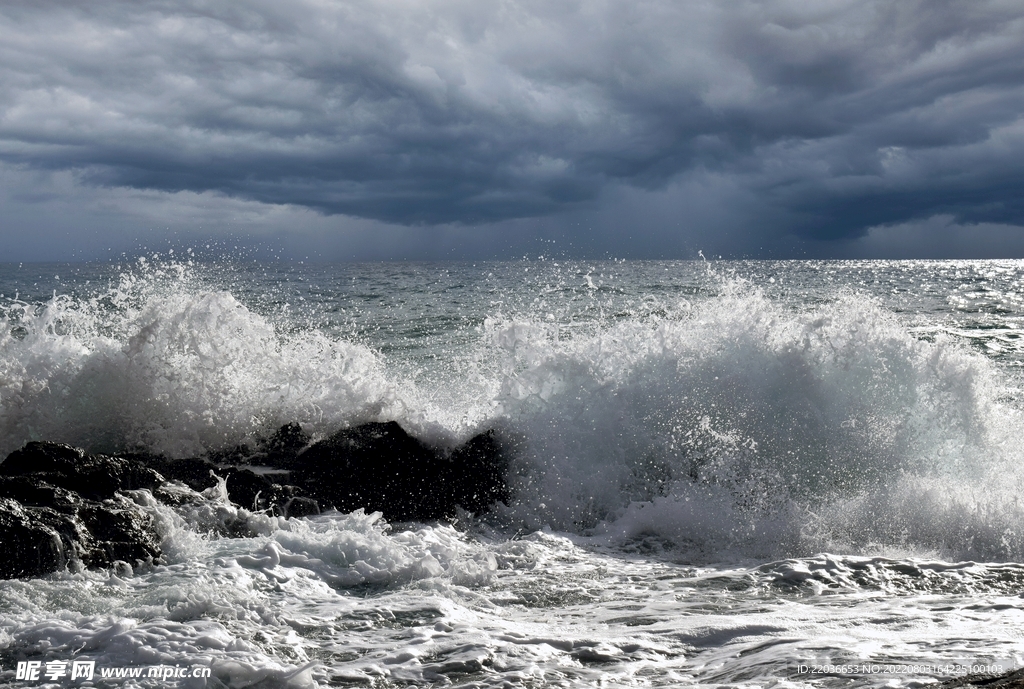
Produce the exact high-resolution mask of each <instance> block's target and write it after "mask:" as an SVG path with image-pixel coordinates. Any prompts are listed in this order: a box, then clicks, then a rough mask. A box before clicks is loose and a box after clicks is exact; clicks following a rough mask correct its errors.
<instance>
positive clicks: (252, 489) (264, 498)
mask: <svg viewBox="0 0 1024 689" xmlns="http://www.w3.org/2000/svg"><path fill="white" fill-rule="evenodd" d="M224 474H225V477H226V479H227V489H228V498H229V499H230V500H231V502H233V503H235V504H236V505H238V506H239V507H244V508H245V509H247V510H252V511H254V512H259V511H262V510H271V511H272V512H274V513H275V514H283V512H284V510H283V506H284V504H285V503H286V502H287V501H288V500H290V499H291V497H292V495H294V492H295V489H294V488H293V487H291V486H287V485H281V484H278V483H274V482H273V481H271V480H270V479H269V478H267V477H266V476H263V475H260V474H257V473H256V472H254V471H251V470H249V469H241V468H238V467H231V468H229V469H227V470H225V471H224Z"/></svg>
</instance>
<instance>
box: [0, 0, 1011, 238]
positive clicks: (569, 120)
mask: <svg viewBox="0 0 1024 689" xmlns="http://www.w3.org/2000/svg"><path fill="white" fill-rule="evenodd" d="M0 32H2V33H0V35H2V36H3V39H2V40H0V160H3V161H4V162H6V164H7V165H8V166H9V167H11V166H13V168H17V169H21V170H36V171H51V172H60V171H70V172H71V173H72V174H73V175H74V178H75V180H77V183H78V184H85V185H92V186H95V187H100V188H110V189H117V188H127V189H136V190H152V191H154V192H170V193H176V192H187V193H191V194H194V195H195V194H198V195H203V194H209V193H213V194H214V195H215V196H217V198H222V197H229V198H234V199H238V200H241V201H246V202H257V203H259V204H265V205H266V206H267V207H268V208H281V207H289V208H307V209H312V210H314V211H317V212H321V213H325V214H342V215H345V216H353V217H356V218H364V219H369V220H373V221H381V222H384V223H390V224H398V225H416V224H441V225H444V224H451V223H455V224H460V223H461V224H480V223H484V224H486V223H498V226H501V223H503V222H505V221H511V220H515V219H517V218H529V217H557V218H563V219H564V218H569V219H572V218H577V220H578V218H579V217H582V216H579V214H580V213H583V214H586V213H589V212H593V209H594V208H598V207H602V206H601V204H602V203H607V202H608V200H609V199H615V198H619V197H621V196H622V194H626V195H627V196H629V194H628V193H627V192H624V191H622V190H628V189H635V190H638V193H640V194H641V196H642V195H643V194H653V195H654V196H655V197H657V198H659V199H663V198H664V197H665V194H666V193H669V192H671V190H673V189H676V190H679V189H682V190H684V191H681V192H680V193H679V195H678V196H676V197H673V198H675V201H674V204H675V205H672V204H669V206H671V207H672V208H678V212H679V213H680V214H681V215H682V216H684V218H685V217H699V218H701V222H703V223H704V227H705V228H707V229H710V230H715V231H719V234H721V233H722V232H724V233H726V234H728V233H729V232H732V233H734V234H735V233H736V232H738V231H739V228H745V229H744V231H745V232H747V234H748V235H749V236H748V237H746V239H744V240H743V241H742V242H740V243H739V244H736V245H735V246H737V247H742V249H743V250H744V251H746V250H747V248H748V247H750V250H752V251H756V250H757V249H756V247H757V246H759V244H760V243H761V241H762V239H764V240H766V241H782V240H781V239H780V238H784V237H785V236H786V235H792V236H793V237H795V238H796V240H809V241H820V240H829V239H836V238H840V239H841V238H856V237H860V236H864V235H865V233H867V232H868V229H869V228H872V227H880V226H886V227H897V226H899V224H900V223H905V222H908V221H912V220H922V219H926V218H930V217H933V216H937V215H940V214H941V215H942V216H943V217H948V218H950V221H949V222H951V223H999V224H1001V225H1005V226H1018V225H1024V201H1022V200H1021V195H1020V193H1019V190H1020V189H1022V188H1024V120H1022V113H1024V9H1022V8H1021V7H1020V5H1019V4H1017V3H1009V2H1001V1H996V0H991V1H989V2H984V1H980V2H951V1H942V0H931V1H928V2H924V1H923V0H921V1H918V0H904V1H903V2H900V3H892V2H881V1H872V0H830V1H823V2H818V3H802V2H801V3H798V2H787V1H781V0H777V1H774V2H771V1H769V2H737V3H720V2H690V3H677V2H668V1H661V0H652V1H649V2H599V3H581V2H570V1H567V0H565V1H558V0H553V1H545V2H540V1H534V2H530V1H518V2H516V1H511V0H510V1H508V2H493V3H480V2H470V1H463V0H448V1H438V2H432V3H421V2H413V1H411V0H407V1H404V2H403V1H399V0H388V1H387V2H384V1H383V0H353V1H350V2H331V1H323V2H321V1H318V2H313V1H312V0H308V1H305V2H302V1H298V2H292V3H287V4H282V3H276V2H271V1H269V0H250V1H249V2H244V3H243V2H239V3H224V2H209V1H205V0H192V1H191V2H187V1H186V2H174V3H171V2H161V1H153V0H149V1H147V0H141V1H140V2H117V1H113V0H107V1H105V2H103V1H101V2H95V3H88V5H87V6H79V5H78V4H65V3H57V2H34V3H28V2H7V3H5V4H4V6H3V7H0ZM13 168H12V169H13ZM711 187H713V188H714V190H715V192H714V193H713V194H711V196H710V197H708V198H705V199H702V197H701V195H700V194H699V193H696V192H695V191H694V190H699V189H701V188H711ZM729 190H731V191H729ZM727 192H728V193H727ZM21 201H22V202H24V203H29V202H30V199H27V198H23V199H21ZM702 202H706V203H712V202H713V203H715V204H717V205H718V206H719V207H720V209H719V210H718V211H714V210H707V209H701V208H695V207H694V206H697V205H700V204H701V203H702ZM638 205H639V206H641V207H642V206H643V204H642V203H640V204H638ZM663 205H664V204H663ZM657 217H658V222H660V223H661V224H662V226H663V227H662V228H661V229H659V230H657V231H656V232H654V233H653V234H651V235H650V241H651V242H655V243H656V242H660V241H667V242H668V243H669V244H672V243H673V242H675V245H683V244H687V243H688V242H689V239H686V240H680V239H679V238H678V236H676V235H674V234H673V232H674V231H675V230H673V227H675V226H676V225H679V222H675V223H672V222H671V221H670V220H671V217H672V212H671V211H665V210H659V211H658V212H657ZM566 222H568V221H566ZM684 224H685V223H684ZM496 227H497V226H496ZM501 227H504V226H501ZM566 227H568V225H566ZM605 231H606V230H599V231H598V232H597V233H596V234H600V233H601V232H605ZM607 231H610V230H607ZM565 232H567V230H565ZM681 232H683V235H685V236H686V237H690V236H699V232H698V231H697V230H695V229H692V228H691V229H689V230H685V231H682V230H681ZM879 236H880V235H879ZM673 237H675V239H673ZM601 241H605V240H603V239H602V240H601ZM609 246H614V242H611V243H609ZM648 253H652V252H651V251H648ZM654 253H657V252H656V251H655V252H654Z"/></svg>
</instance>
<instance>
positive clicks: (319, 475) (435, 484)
mask: <svg viewBox="0 0 1024 689" xmlns="http://www.w3.org/2000/svg"><path fill="white" fill-rule="evenodd" d="M508 467H509V462H508V457H507V452H506V450H505V449H504V448H503V446H502V443H501V442H500V441H499V438H498V436H497V434H496V433H495V432H493V431H488V432H486V433H481V434H480V435H477V436H475V437H474V438H472V439H471V440H470V441H469V442H467V443H466V444H465V445H463V446H461V447H458V448H456V449H454V450H450V451H445V450H442V449H439V448H436V447H433V446H431V445H428V444H426V443H423V442H422V441H420V440H418V439H416V438H414V437H412V436H411V435H409V434H408V433H406V431H405V430H404V429H403V428H402V427H401V426H400V425H398V424H397V423H395V422H388V423H368V424H363V425H361V426H356V427H353V428H348V429H343V430H341V431H338V432H337V433H335V434H334V435H332V436H330V437H329V438H327V439H325V440H323V441H320V442H318V443H315V444H313V445H309V436H308V435H307V434H306V433H305V432H304V431H303V430H302V429H301V428H300V427H299V426H298V425H297V424H288V425H286V426H283V427H282V428H281V429H280V430H279V431H278V432H276V433H275V434H274V435H272V436H271V437H270V438H267V439H265V440H263V441H261V442H260V443H258V444H257V445H256V447H255V448H254V449H251V450H250V449H248V448H244V447H243V448H236V449H234V450H232V451H230V452H227V453H220V454H216V455H211V456H210V457H194V458H188V459H174V460H170V459H166V458H162V457H156V456H152V455H147V454H140V453H134V454H125V455H120V456H107V455H101V454H89V453H87V452H85V451H84V450H82V449H80V448H76V447H71V446H70V445H63V444H60V443H49V442H31V443H28V444H26V445H25V446H24V447H23V448H21V449H20V450H16V451H15V452H12V453H11V454H10V455H9V456H8V457H7V459H6V460H4V461H3V462H2V463H0V552H2V553H4V557H0V578H13V577H27V576H37V575H41V574H45V573H48V572H53V571H56V570H59V569H62V568H64V567H66V566H68V565H70V564H72V563H82V564H83V565H85V566H86V567H94V568H97V567H111V566H115V565H117V563H119V562H125V563H128V564H129V565H131V566H136V565H138V564H139V563H145V562H158V561H159V558H160V537H159V534H157V532H156V530H155V525H154V523H153V519H152V517H151V516H150V514H149V513H148V512H146V511H145V510H144V509H143V508H142V507H140V506H139V505H138V504H136V502H135V501H133V500H132V499H130V494H127V493H126V491H135V490H143V489H145V490H149V491H152V493H153V496H154V497H155V498H156V499H157V500H159V501H161V502H163V503H164V504H167V505H171V506H180V505H184V504H185V503H186V502H189V501H192V502H194V501H197V500H198V501H203V500H207V499H215V498H214V497H209V496H217V495H223V493H222V492H220V489H217V490H214V491H213V493H207V497H204V496H203V495H200V493H201V492H202V491H206V490H208V489H215V488H217V486H218V485H219V484H221V483H223V486H224V488H223V490H224V491H226V493H227V497H228V499H229V500H230V501H231V502H232V503H234V504H235V505H237V506H238V507H241V508H244V509H246V510H249V511H251V512H266V513H269V514H273V515H277V516H284V517H304V516H310V515H315V514H319V513H320V512H321V510H322V509H327V508H335V509H338V510H340V511H344V512H350V511H353V510H356V509H359V508H363V509H366V510H367V511H380V512H382V513H383V514H384V516H385V518H387V519H388V520H391V521H411V520H420V521H431V520H439V519H450V518H452V517H454V516H455V515H456V513H457V511H458V510H459V509H460V508H462V509H465V510H468V511H470V512H474V513H479V512H484V511H486V510H487V509H488V508H489V507H490V506H491V505H493V504H494V503H496V502H499V501H506V502H507V501H508V499H509V487H508V483H507V474H508ZM137 497H138V496H137ZM148 499H149V500H150V501H151V502H152V499H151V498H148Z"/></svg>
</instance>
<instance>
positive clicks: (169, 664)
mask: <svg viewBox="0 0 1024 689" xmlns="http://www.w3.org/2000/svg"><path fill="white" fill-rule="evenodd" d="M1022 334H1024V262H1019V261H862V262H858V261H835V262H830V261H770V262H769V261H746V262H742V261H741V262H732V261H711V262H708V261H683V262H640V261H594V262H580V261H566V260H560V259H557V258H543V257H536V258H531V259H523V260H518V261H505V262H477V263H373V264H316V263H296V262H291V263H289V262H268V261H259V260H252V259H249V258H245V257H242V256H239V257H235V258H233V259H230V260H229V259H222V260H219V261H205V260H203V261H201V260H198V259H196V258H193V257H192V256H191V255H190V254H189V253H188V252H186V253H185V254H184V255H181V254H180V253H179V254H177V255H172V254H165V255H154V256H151V257H147V258H146V259H138V260H131V261H128V260H125V261H122V262H120V263H116V262H115V263H105V264H61V265H56V264H52V265H50V264H47V265H44V264H23V265H17V264H8V265H2V266H0V457H6V456H7V454H8V453H10V452H12V451H14V450H16V449H18V448H20V447H21V446H23V445H24V444H25V443H26V442H28V441H33V440H48V441H55V442H62V443H69V444H72V445H75V446H78V447H82V448H85V449H87V450H88V451H90V452H97V453H117V452H132V451H144V452H148V453H153V454H159V455H164V456H166V457H173V458H182V457H195V456H202V455H206V454H209V453H216V452H223V451H225V450H230V449H231V448H237V447H246V446H251V445H253V444H255V443H257V442H259V439H260V438H263V437H266V436H267V435H268V434H270V433H272V432H273V431H274V430H275V429H277V428H279V427H281V426H282V425H283V424H288V423H298V424H300V425H301V427H302V429H303V430H305V431H306V432H308V433H310V434H311V436H312V438H313V439H314V440H316V439H319V438H325V437H327V436H329V435H330V434H332V433H334V432H335V431H337V430H338V429H341V428H346V427H353V426H356V425H358V424H363V423H367V422H373V421H397V422H398V423H399V424H400V425H401V426H402V428H404V429H405V430H406V431H407V432H408V433H410V434H412V435H413V436H415V437H417V438H419V439H421V440H423V441H424V442H427V443H430V444H431V445H433V446H436V447H441V448H452V447H456V446H457V445H459V444H460V443H463V442H465V441H466V440H467V439H468V438H470V437H472V436H474V435H475V434H478V433H480V432H482V431H486V430H491V429H494V430H495V431H496V432H498V433H500V435H501V437H502V438H503V439H505V440H504V442H506V443H507V444H508V447H509V451H510V453H511V456H512V465H511V469H510V472H509V475H508V482H509V488H510V491H511V497H510V498H509V500H508V501H507V503H501V504H496V505H494V506H492V508H491V509H490V510H488V511H486V512H482V513H480V514H470V513H467V512H461V513H459V515H458V517H457V518H455V519H452V520H447V521H444V522H441V523H438V522H434V523H417V522H405V523H387V522H386V521H385V520H384V519H383V518H382V517H381V516H380V515H379V514H377V513H370V512H366V511H364V510H357V511H356V512H353V513H349V514H341V513H337V512H327V513H324V514H321V515H319V516H313V517H308V518H293V519H285V518H283V517H279V516H273V515H271V514H260V513H255V512H252V511H246V510H244V509H242V508H240V507H238V506H235V505H231V504H230V503H227V502H226V501H225V500H223V499H221V500H220V502H218V501H217V497H216V496H215V495H214V496H212V497H211V499H210V502H209V503H207V504H204V505H202V506H200V507H196V506H195V505H192V506H184V507H178V508H175V507H171V506H168V505H165V504H162V503H159V502H158V501H156V500H154V499H153V498H152V496H148V494H146V493H145V491H136V493H135V494H134V495H133V499H134V500H135V501H136V502H137V503H139V504H140V505H143V506H144V508H145V509H146V510H148V511H149V513H150V514H151V515H152V516H153V519H154V520H155V523H156V524H157V525H158V528H159V530H160V535H161V538H162V543H161V549H162V552H163V562H162V563H158V564H152V565H141V566H137V567H135V568H134V569H133V568H131V567H118V568H113V569H110V570H89V569H83V568H81V567H73V566H69V567H68V568H67V569H66V570H65V571H60V572H56V573H54V574H50V575H47V576H43V577H38V578H30V579H11V580H5V581H0V684H3V685H4V686H17V687H27V686H125V687H136V686H139V687H142V686H145V687H157V686H161V687H163V686H181V687H349V686H351V687H381V688H382V687H407V686H421V687H481V688H483V687H488V688H497V687H538V688H539V687H679V686H697V685H700V686H729V687H852V686H873V687H874V686H877V687H882V686H885V687H920V686H923V685H925V684H931V683H935V682H940V681H946V680H949V679H952V678H954V677H957V676H963V675H964V674H971V673H974V674H977V673H984V672H999V673H1004V672H1009V671H1010V670H1013V669H1015V668H1019V667H1022V666H1024V633H1022V630H1024V600H1022V592H1024V501H1022V498H1021V496H1022V484H1024V442H1022V439H1024V415H1022V412H1024V403H1022V397H1021V384H1022V375H1024V338H1022ZM242 513H244V516H245V518H246V519H247V520H248V523H250V524H252V525H254V530H255V531H254V533H253V534H249V535H246V536H244V537H230V536H226V535H223V534H222V533H221V532H218V531H217V529H216V528H214V527H215V526H216V524H217V523H218V522H223V521H224V520H225V519H229V518H235V517H237V516H238V515H239V514H242ZM74 662H84V663H92V666H90V667H91V669H94V671H95V674H94V676H93V678H92V679H88V678H85V677H84V676H79V677H75V678H72V676H71V675H70V674H66V675H60V674H59V673H58V672H57V670H60V668H62V667H65V666H66V667H67V668H70V667H71V664H72V663H74ZM28 663H36V665H35V666H32V667H34V668H35V669H36V670H37V671H38V672H37V674H36V675H31V674H29V670H30V666H29V665H28ZM62 663H63V664H64V665H61V664H62ZM48 664H49V665H48ZM48 667H49V668H50V669H52V670H54V672H53V673H51V674H52V677H51V678H47V676H46V670H47V668H48ZM133 668H142V669H143V670H142V671H141V674H140V673H139V672H135V670H133ZM151 668H158V670H156V671H155V674H153V673H151V672H150V669H151ZM133 672H135V675H133V674H132V673H133ZM118 673H120V674H118ZM151 675H152V676H151Z"/></svg>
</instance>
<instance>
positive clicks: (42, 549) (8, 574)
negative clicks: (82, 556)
mask: <svg viewBox="0 0 1024 689" xmlns="http://www.w3.org/2000/svg"><path fill="white" fill-rule="evenodd" d="M47 521H48V520H44V519H40V518H39V516H38V515H37V514H33V513H32V512H31V511H30V510H26V509H25V508H24V507H22V506H21V505H20V504H19V503H18V502H17V501H15V500H11V499H10V498H0V546H2V548H3V557H0V578H3V579H14V578H16V577H35V576H40V575H43V574H47V573H49V572H55V571H57V570H59V569H62V568H63V567H64V566H65V565H67V563H68V561H69V559H70V556H69V553H68V552H67V548H66V545H65V543H64V541H63V539H62V538H61V534H60V533H59V532H58V531H57V529H54V528H53V527H52V526H51V525H50V524H48V523H47Z"/></svg>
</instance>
